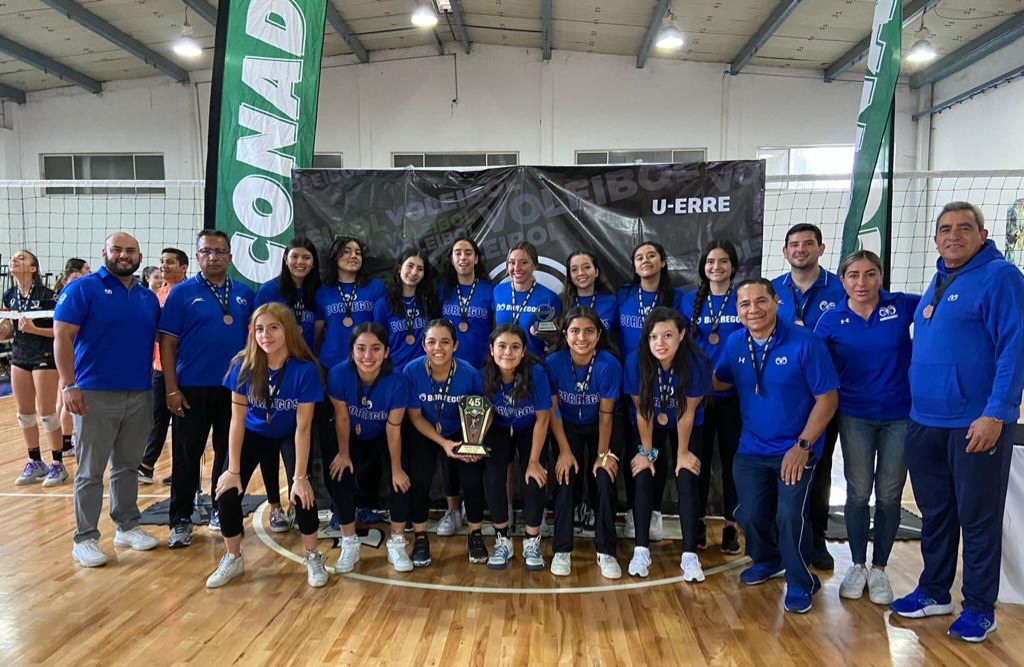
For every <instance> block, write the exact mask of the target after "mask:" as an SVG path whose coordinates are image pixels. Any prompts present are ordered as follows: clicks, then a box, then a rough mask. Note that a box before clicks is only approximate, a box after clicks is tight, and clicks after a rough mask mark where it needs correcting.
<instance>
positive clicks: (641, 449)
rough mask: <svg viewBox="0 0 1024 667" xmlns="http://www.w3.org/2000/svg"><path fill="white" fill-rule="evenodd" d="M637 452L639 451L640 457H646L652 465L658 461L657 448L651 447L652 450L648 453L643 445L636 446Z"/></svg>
mask: <svg viewBox="0 0 1024 667" xmlns="http://www.w3.org/2000/svg"><path fill="white" fill-rule="evenodd" d="M636 451H637V453H638V454H639V455H640V456H642V457H644V458H645V459H647V460H648V461H650V462H651V463H654V462H655V461H657V460H658V448H657V447H651V450H650V451H647V450H646V449H644V446H643V445H637V446H636Z"/></svg>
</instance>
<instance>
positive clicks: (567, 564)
mask: <svg viewBox="0 0 1024 667" xmlns="http://www.w3.org/2000/svg"><path fill="white" fill-rule="evenodd" d="M571 573H572V554H571V553H569V552H568V551H560V552H558V553H556V554H555V555H554V556H552V557H551V574H553V575H555V576H556V577H568V576H569V575H570V574H571Z"/></svg>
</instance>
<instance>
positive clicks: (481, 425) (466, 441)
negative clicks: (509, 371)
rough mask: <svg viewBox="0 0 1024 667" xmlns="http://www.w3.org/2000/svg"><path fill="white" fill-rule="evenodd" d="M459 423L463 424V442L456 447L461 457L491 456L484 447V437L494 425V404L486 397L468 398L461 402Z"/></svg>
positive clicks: (488, 449)
mask: <svg viewBox="0 0 1024 667" xmlns="http://www.w3.org/2000/svg"><path fill="white" fill-rule="evenodd" d="M459 422H460V423H461V424H462V442H461V443H459V444H458V445H455V453H456V454H459V455H461V456H490V455H491V450H490V448H488V447H485V446H484V436H486V435H487V431H488V429H490V428H491V424H493V423H494V404H493V403H491V402H490V401H489V400H488V399H487V397H485V396H466V397H465V398H463V399H462V400H461V401H460V402H459Z"/></svg>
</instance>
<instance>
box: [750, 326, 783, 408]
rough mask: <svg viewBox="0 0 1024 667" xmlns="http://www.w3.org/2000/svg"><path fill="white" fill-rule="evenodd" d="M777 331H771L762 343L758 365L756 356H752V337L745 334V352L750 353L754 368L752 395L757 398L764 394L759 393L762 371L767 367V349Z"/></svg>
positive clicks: (762, 376)
mask: <svg viewBox="0 0 1024 667" xmlns="http://www.w3.org/2000/svg"><path fill="white" fill-rule="evenodd" d="M776 331H778V329H777V328H776V329H772V332H771V334H769V336H768V340H766V341H765V342H764V346H763V347H762V348H761V362H760V363H758V361H757V355H756V354H754V337H753V336H751V335H750V332H749V331H748V332H747V351H748V352H749V353H750V363H751V365H752V366H753V367H754V394H756V395H757V396H763V395H764V392H763V391H761V380H762V379H763V378H764V369H765V368H766V367H767V366H768V348H770V347H771V346H772V341H773V340H775V332H776Z"/></svg>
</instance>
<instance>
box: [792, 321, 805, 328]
mask: <svg viewBox="0 0 1024 667" xmlns="http://www.w3.org/2000/svg"><path fill="white" fill-rule="evenodd" d="M793 324H795V325H797V326H798V327H802V326H803V325H804V321H803V320H796V321H795V322H793Z"/></svg>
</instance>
